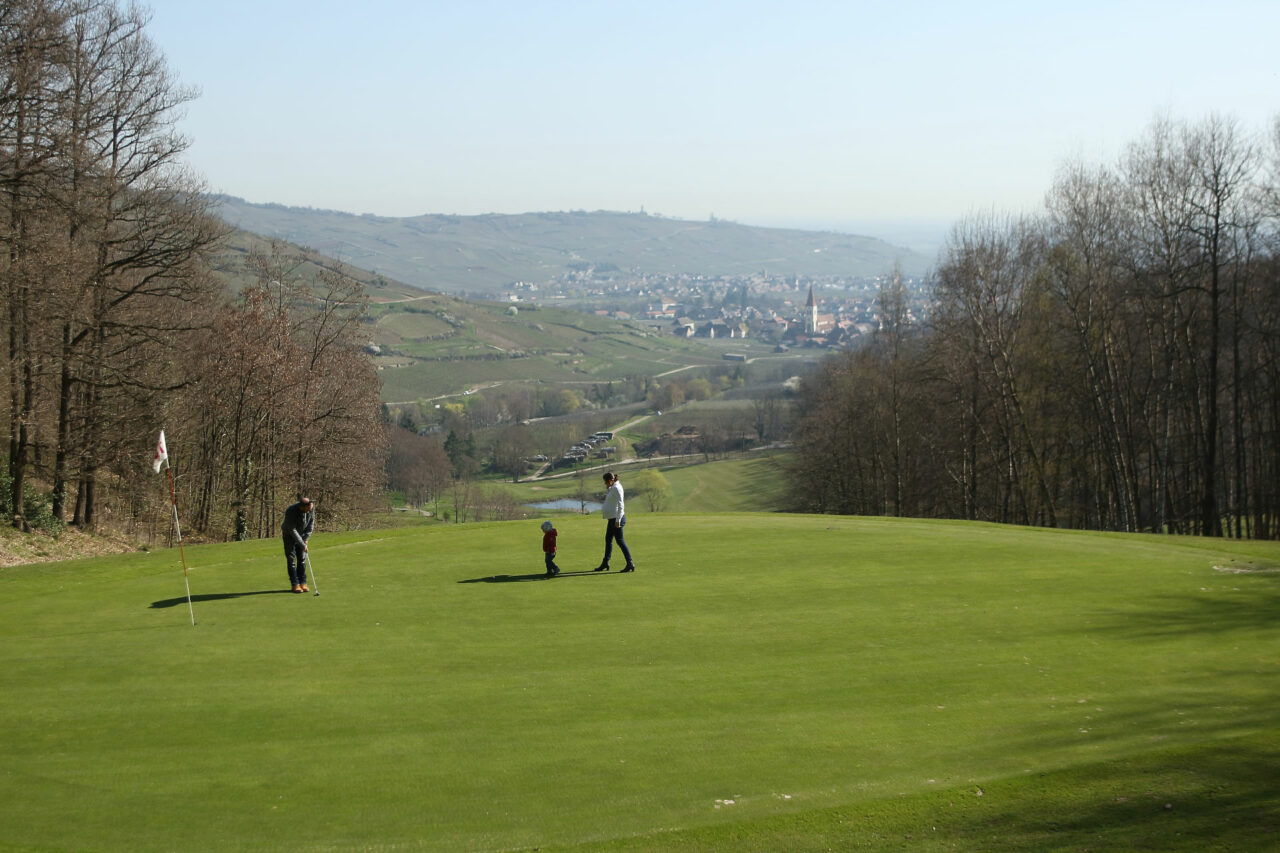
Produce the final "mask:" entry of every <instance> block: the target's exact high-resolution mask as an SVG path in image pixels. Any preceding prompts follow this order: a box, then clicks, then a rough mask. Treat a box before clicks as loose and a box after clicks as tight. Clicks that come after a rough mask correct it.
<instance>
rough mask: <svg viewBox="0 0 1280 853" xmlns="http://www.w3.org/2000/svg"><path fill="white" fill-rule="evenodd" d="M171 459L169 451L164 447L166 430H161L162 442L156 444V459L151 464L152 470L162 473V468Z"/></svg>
mask: <svg viewBox="0 0 1280 853" xmlns="http://www.w3.org/2000/svg"><path fill="white" fill-rule="evenodd" d="M168 458H169V449H168V448H167V447H165V446H164V430H160V440H159V441H157V442H156V458H155V459H154V460H153V461H152V462H151V470H153V471H155V472H156V473H157V474H159V473H160V466H161V465H163V464H164V462H165V460H167V459H168Z"/></svg>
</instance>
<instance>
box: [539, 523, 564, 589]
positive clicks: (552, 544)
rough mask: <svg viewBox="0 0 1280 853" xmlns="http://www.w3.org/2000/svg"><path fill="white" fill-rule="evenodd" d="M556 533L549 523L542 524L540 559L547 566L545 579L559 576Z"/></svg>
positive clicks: (553, 526)
mask: <svg viewBox="0 0 1280 853" xmlns="http://www.w3.org/2000/svg"><path fill="white" fill-rule="evenodd" d="M557 535H558V531H557V530H556V528H555V525H553V524H552V523H551V522H549V521H544V522H542V559H543V561H544V562H545V563H546V564H547V577H549V578H553V577H555V576H556V575H558V574H560V567H559V566H557V565H556V536H557Z"/></svg>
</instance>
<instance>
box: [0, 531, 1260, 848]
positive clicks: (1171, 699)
mask: <svg viewBox="0 0 1280 853" xmlns="http://www.w3.org/2000/svg"><path fill="white" fill-rule="evenodd" d="M557 524H558V525H559V526H560V530H561V535H560V543H561V557H560V563H561V566H562V568H563V569H564V570H565V572H566V574H565V575H562V576H561V577H559V578H557V579H554V580H549V581H548V580H542V579H541V578H540V577H539V575H540V572H541V555H540V553H539V542H540V534H539V532H538V530H537V524H536V523H534V522H516V523H505V524H504V523H495V524H467V525H461V526H456V527H452V526H431V527H423V528H406V529H401V530H391V531H367V532H360V533H343V534H328V533H324V532H321V533H320V534H318V535H317V536H316V537H315V539H314V540H313V545H314V548H313V552H314V557H315V568H316V569H317V571H318V574H319V578H318V579H319V588H320V590H321V592H322V595H321V596H320V597H318V598H316V597H313V596H299V595H290V594H287V593H283V592H280V590H281V589H282V587H283V584H282V581H283V580H284V575H285V573H284V566H283V559H282V555H281V553H280V551H281V549H280V546H279V544H278V543H277V542H275V541H269V542H256V543H241V544H236V545H219V546H204V547H195V548H189V549H188V551H187V558H188V563H189V565H190V567H191V569H190V580H191V590H192V593H193V595H194V596H195V599H196V600H195V611H196V619H197V622H198V625H197V627H195V628H193V627H192V626H191V625H190V622H189V619H188V614H187V605H186V600H185V597H184V588H183V583H182V575H181V569H180V565H179V563H178V554H177V552H176V551H164V552H153V553H150V554H139V555H131V556H128V557H120V558H109V559H101V560H93V561H77V562H68V563H60V564H54V565H46V566H23V567H18V568H11V569H0V849H18V850H27V849H35V850H113V851H115V850H118V851H143V850H210V851H221V850H246V849H249V850H397V851H400V850H449V851H457V850H500V849H501V850H510V849H523V848H535V847H538V848H541V849H544V850H546V849H582V850H597V849H599V850H653V849H697V850H742V849H750V850H780V849H786V850H810V849H812V850H822V849H886V850H922V849H923V850H973V849H981V850H1022V849H1025V850H1045V849H1058V850H1132V849H1152V850H1189V851H1190V850H1197V851H1198V850H1207V849H1222V850H1263V849H1269V848H1273V847H1274V846H1275V844H1276V842H1277V840H1278V839H1277V833H1278V832H1280V793H1277V787H1276V779H1277V771H1276V768H1277V767H1280V726H1277V720H1278V719H1280V710H1278V709H1277V704H1276V698H1277V693H1276V683H1277V676H1278V675H1280V621H1278V620H1277V618H1276V617H1277V613H1278V612H1280V573H1277V570H1280V545H1276V544H1274V543H1264V544H1259V543H1235V542H1226V541H1222V540H1209V541H1205V540H1191V539H1178V538H1161V537H1152V536H1119V535H1102V534H1083V533H1066V532H1055V531H1044V530H1034V529H1025V528H1014V527H998V526H992V525H980V524H963V523H940V522H916V521H906V520H895V519H859V518H843V517H825V516H786V515H776V514H760V515H746V514H742V515H683V516H666V515H642V516H638V517H637V518H636V520H635V522H634V523H633V524H631V525H628V531H627V538H628V542H629V544H630V545H631V546H632V548H633V550H634V552H635V556H636V560H637V562H638V564H639V566H640V569H639V571H638V572H636V573H635V574H633V575H618V574H614V573H609V574H593V573H590V572H589V571H586V570H588V569H589V568H590V567H592V566H594V565H595V564H596V562H597V561H598V560H599V556H600V545H601V541H600V540H601V538H602V525H601V524H600V521H599V519H597V518H574V517H567V518H564V519H561V520H558V521H557ZM1215 567H1218V568H1215ZM1223 569H1230V570H1231V571H1224V570H1223ZM584 572H585V573H584Z"/></svg>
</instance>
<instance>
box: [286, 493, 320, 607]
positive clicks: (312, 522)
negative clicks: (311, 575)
mask: <svg viewBox="0 0 1280 853" xmlns="http://www.w3.org/2000/svg"><path fill="white" fill-rule="evenodd" d="M315 528H316V512H315V505H314V504H313V503H312V502H311V498H300V499H299V500H298V502H297V503H296V504H290V505H289V508H288V509H286V510H285V511H284V522H283V523H282V524H281V525H280V535H281V536H283V537H284V562H285V565H286V567H287V568H288V569H289V583H291V584H293V591H294V592H310V591H311V590H309V589H308V588H307V561H306V553H307V540H308V539H310V538H311V531H313V530H315Z"/></svg>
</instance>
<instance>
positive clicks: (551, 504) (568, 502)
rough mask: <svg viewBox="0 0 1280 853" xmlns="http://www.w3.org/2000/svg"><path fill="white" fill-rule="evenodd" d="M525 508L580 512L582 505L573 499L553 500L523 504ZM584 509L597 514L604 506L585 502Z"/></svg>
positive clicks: (596, 502)
mask: <svg viewBox="0 0 1280 853" xmlns="http://www.w3.org/2000/svg"><path fill="white" fill-rule="evenodd" d="M525 506H531V507H533V508H534V509H576V510H580V509H582V506H583V504H582V502H581V501H579V500H575V499H574V498H560V499H559V500H555V501H542V502H541V503H536V504H525ZM586 507H587V512H599V511H600V510H602V509H604V504H602V503H600V502H598V501H587V503H586Z"/></svg>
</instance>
